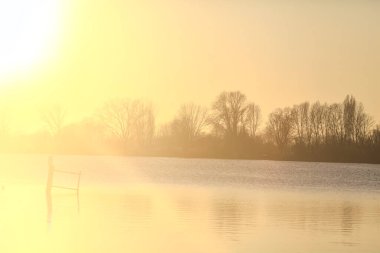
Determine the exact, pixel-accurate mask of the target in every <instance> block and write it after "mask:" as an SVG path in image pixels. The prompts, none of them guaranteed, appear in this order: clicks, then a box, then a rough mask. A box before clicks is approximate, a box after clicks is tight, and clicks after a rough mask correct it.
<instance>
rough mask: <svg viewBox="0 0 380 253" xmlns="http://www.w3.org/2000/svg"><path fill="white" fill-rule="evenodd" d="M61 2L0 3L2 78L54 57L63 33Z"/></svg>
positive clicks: (23, 0) (14, 0)
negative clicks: (60, 34) (58, 39)
mask: <svg viewBox="0 0 380 253" xmlns="http://www.w3.org/2000/svg"><path fill="white" fill-rule="evenodd" d="M58 14H59V0H4V1H0V78H4V77H6V76H9V75H20V74H22V73H24V72H25V71H28V70H30V69H31V68H34V67H36V66H37V65H38V64H41V63H42V62H43V61H44V60H45V59H47V58H50V57H51V56H52V54H53V52H54V50H52V49H53V48H54V46H55V44H56V43H55V42H56V39H57V38H56V37H57V36H56V35H57V31H58V30H59V22H58V21H59V18H58Z"/></svg>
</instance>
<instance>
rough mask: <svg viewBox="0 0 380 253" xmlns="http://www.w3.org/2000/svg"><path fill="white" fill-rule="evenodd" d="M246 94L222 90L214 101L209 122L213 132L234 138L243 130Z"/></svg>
mask: <svg viewBox="0 0 380 253" xmlns="http://www.w3.org/2000/svg"><path fill="white" fill-rule="evenodd" d="M246 100H247V98H246V96H245V95H244V94H242V93H241V92H240V91H235V92H222V93H221V94H220V95H219V96H218V97H217V99H216V101H215V102H214V104H213V106H212V109H213V114H212V117H211V122H212V125H213V128H214V132H215V133H216V134H217V135H222V136H223V137H227V138H236V137H237V136H238V134H239V133H240V132H241V131H242V130H245V129H244V127H245V125H244V123H245V122H244V115H245V112H246V109H247V107H246Z"/></svg>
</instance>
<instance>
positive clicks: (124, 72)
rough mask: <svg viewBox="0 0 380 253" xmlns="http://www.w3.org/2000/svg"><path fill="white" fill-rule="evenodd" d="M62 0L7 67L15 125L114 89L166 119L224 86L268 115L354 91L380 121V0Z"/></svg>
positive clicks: (76, 109) (1, 100) (87, 105)
mask: <svg viewBox="0 0 380 253" xmlns="http://www.w3.org/2000/svg"><path fill="white" fill-rule="evenodd" d="M30 1H35V2H36V4H35V6H34V8H32V9H30V11H31V12H33V11H36V12H37V13H38V9H40V10H39V11H40V12H41V8H42V7H41V6H42V4H43V1H40V0H30ZM51 1H53V0H51ZM55 1H57V3H58V4H57V5H56V8H57V9H56V11H57V15H55V16H53V17H52V15H47V16H46V17H49V19H54V20H51V22H52V23H54V24H55V23H56V24H57V25H56V26H55V29H54V39H50V40H49V43H50V44H49V45H48V44H47V45H46V48H48V49H49V50H48V51H49V52H48V53H46V55H45V57H41V59H40V60H39V61H38V62H36V63H35V64H34V66H33V67H32V68H30V69H29V70H23V71H21V70H20V71H18V72H15V73H13V75H10V76H7V77H6V78H3V79H1V76H0V82H2V84H1V85H0V106H3V108H4V107H6V108H8V111H11V112H12V113H13V112H14V114H15V115H14V116H12V118H14V119H13V122H16V123H14V124H16V125H19V126H20V125H24V126H25V125H28V126H31V125H33V124H35V125H36V126H37V125H38V124H39V123H36V122H38V121H39V120H40V118H39V116H38V115H39V114H38V111H39V110H41V108H43V107H45V106H49V105H51V104H60V105H62V107H64V108H66V110H67V117H68V120H77V119H79V118H80V117H82V116H84V115H90V114H91V113H93V111H94V110H95V109H96V108H98V107H100V106H101V105H102V103H103V102H104V101H106V100H107V99H109V98H113V97H130V98H144V99H148V100H151V101H152V102H153V104H154V105H155V107H156V111H157V116H158V118H159V121H160V122H164V121H166V120H169V119H171V118H172V117H173V116H174V114H175V112H176V110H177V109H178V107H179V105H180V104H181V103H184V102H191V101H193V102H196V103H199V104H203V105H206V106H209V105H210V104H211V102H212V101H213V100H214V99H215V97H216V95H217V94H218V93H220V92H221V91H223V90H240V91H242V92H244V93H245V94H246V95H247V96H248V98H249V100H251V101H253V102H255V103H257V104H259V105H260V106H261V107H262V111H263V113H264V115H265V116H266V115H267V114H268V113H270V112H271V111H272V110H274V109H275V108H277V107H284V106H291V105H293V104H295V103H300V102H303V101H305V100H309V101H314V100H320V101H321V102H340V101H342V100H343V99H344V97H345V95H346V94H353V95H355V96H356V97H357V99H358V100H360V101H362V102H363V103H364V105H365V107H366V109H367V111H368V112H369V113H370V114H371V115H373V116H375V118H376V120H377V122H379V121H380V110H379V108H380V71H379V67H380V48H379V45H380V29H379V27H380V1H370V0H369V1H359V0H347V1H344V0H320V1H317V0H303V1H301V0H289V1H270V0H269V1H268V0H265V1H264V0H263V1H254V0H252V1H249V0H233V1H232V0H202V1H201V0H191V1H190V0H160V1H158V0H157V1H146V0H143V1H125V0H97V1H94V0H65V1H63V0H62V1H61V2H59V0H55ZM39 4H40V6H39ZM40 7H41V8H40ZM22 8H23V7H22V6H20V10H22ZM25 8H26V7H25ZM42 10H43V11H45V12H51V10H48V9H46V10H44V9H43V8H42ZM23 11H24V12H25V11H27V10H23ZM43 11H42V12H43ZM38 14H39V15H41V14H40V13H38ZM24 16H25V15H24ZM19 18H20V20H21V21H19V22H28V18H29V19H32V18H33V15H29V16H28V15H26V17H24V20H23V16H20V17H19ZM29 21H30V20H29ZM44 23H46V22H42V23H41V24H40V25H41V26H43V24H44ZM36 29H39V28H36ZM41 29H44V28H43V27H42V28H41ZM14 31H15V32H17V27H15V29H14ZM2 39H3V38H2ZM16 39H17V37H16ZM25 43H27V41H25ZM52 43H53V44H54V45H52ZM0 57H1V56H0ZM0 73H1V71H0ZM15 118H18V119H15ZM32 122H34V123H32Z"/></svg>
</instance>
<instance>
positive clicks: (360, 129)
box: [355, 103, 375, 144]
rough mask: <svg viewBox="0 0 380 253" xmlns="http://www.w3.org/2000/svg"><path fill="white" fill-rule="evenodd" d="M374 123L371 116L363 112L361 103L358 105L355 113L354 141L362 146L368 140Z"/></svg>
mask: <svg viewBox="0 0 380 253" xmlns="http://www.w3.org/2000/svg"><path fill="white" fill-rule="evenodd" d="M374 124H375V122H374V120H373V118H372V117H371V116H369V115H368V114H367V113H365V112H364V106H363V104H362V103H360V104H359V106H358V107H357V111H356V120H355V141H356V143H359V144H364V142H365V141H366V140H367V139H368V138H369V135H370V132H371V129H372V127H373V126H374Z"/></svg>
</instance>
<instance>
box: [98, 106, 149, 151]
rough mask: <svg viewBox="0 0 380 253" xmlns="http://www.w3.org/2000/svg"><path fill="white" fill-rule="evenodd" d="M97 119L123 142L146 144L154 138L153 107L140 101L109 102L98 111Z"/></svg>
mask: <svg viewBox="0 0 380 253" xmlns="http://www.w3.org/2000/svg"><path fill="white" fill-rule="evenodd" d="M99 118H100V120H101V122H102V123H103V124H104V125H105V126H106V127H107V129H108V130H109V132H110V133H111V134H112V135H114V136H116V137H117V138H119V139H120V140H122V141H123V142H130V143H132V142H133V143H137V144H146V143H149V142H150V141H151V140H152V138H153V136H154V131H155V116H154V112H153V107H152V105H151V104H148V103H144V102H142V101H140V100H133V101H131V100H129V99H121V100H112V101H109V102H107V103H106V104H105V105H104V106H103V108H102V109H101V110H100V111H99Z"/></svg>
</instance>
